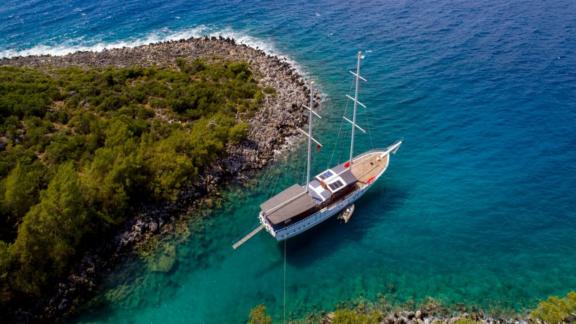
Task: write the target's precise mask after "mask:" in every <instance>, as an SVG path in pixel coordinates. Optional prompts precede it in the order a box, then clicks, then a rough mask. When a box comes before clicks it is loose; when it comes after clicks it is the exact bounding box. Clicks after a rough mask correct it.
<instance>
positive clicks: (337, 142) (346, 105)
mask: <svg viewBox="0 0 576 324" xmlns="http://www.w3.org/2000/svg"><path fill="white" fill-rule="evenodd" d="M353 87H354V82H351V83H350V89H348V92H350V91H352V88H353ZM349 104H350V101H349V100H346V104H345V105H344V116H346V113H347V112H348V105H349ZM342 127H344V121H343V119H341V118H340V126H339V127H338V135H337V136H336V141H335V142H334V148H333V149H332V152H331V154H330V159H329V160H328V164H327V165H326V169H328V168H329V167H330V166H331V165H332V160H333V159H334V155H335V153H336V149H337V148H338V146H339V145H338V144H339V142H340V136H341V134H342ZM339 153H340V152H339ZM340 155H341V154H339V156H340ZM339 156H338V157H339Z"/></svg>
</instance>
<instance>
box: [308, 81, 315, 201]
mask: <svg viewBox="0 0 576 324" xmlns="http://www.w3.org/2000/svg"><path fill="white" fill-rule="evenodd" d="M312 100H313V99H312V87H310V106H309V108H310V109H308V134H309V136H308V163H307V164H306V192H308V190H310V189H309V188H308V183H310V164H311V163H312V107H314V106H313V105H312V104H313V102H312Z"/></svg>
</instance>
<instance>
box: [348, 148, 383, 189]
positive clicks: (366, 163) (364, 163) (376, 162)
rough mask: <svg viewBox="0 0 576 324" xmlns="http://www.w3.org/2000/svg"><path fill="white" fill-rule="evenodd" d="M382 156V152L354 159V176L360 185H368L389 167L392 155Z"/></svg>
mask: <svg viewBox="0 0 576 324" xmlns="http://www.w3.org/2000/svg"><path fill="white" fill-rule="evenodd" d="M381 154H382V152H373V153H369V154H366V155H364V156H361V157H359V158H356V159H354V163H352V174H353V175H354V176H355V177H356V179H358V181H359V182H360V183H362V184H368V183H369V182H371V181H372V180H374V179H375V178H376V177H377V176H378V175H379V174H380V173H381V172H382V170H385V169H386V168H387V167H388V162H389V159H390V155H389V154H386V155H384V156H383V157H380V155H381Z"/></svg>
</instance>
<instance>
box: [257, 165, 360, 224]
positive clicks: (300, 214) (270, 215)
mask: <svg viewBox="0 0 576 324" xmlns="http://www.w3.org/2000/svg"><path fill="white" fill-rule="evenodd" d="M357 181H358V180H357V179H356V177H355V176H354V175H353V174H352V172H351V171H350V168H349V165H348V164H347V163H343V164H339V165H337V166H336V167H334V168H332V169H328V170H325V171H323V172H321V173H320V174H318V175H317V176H316V177H314V180H312V181H310V183H308V189H309V190H308V191H306V188H305V187H304V186H301V185H298V184H295V185H293V186H291V187H289V188H288V189H286V190H284V191H282V192H280V193H279V194H277V195H275V196H274V197H272V198H270V199H268V200H267V201H265V202H264V203H263V204H261V205H260V209H261V211H262V214H263V215H264V216H265V217H266V219H267V220H268V221H269V222H270V223H271V225H272V226H273V227H274V228H275V229H278V228H282V227H284V226H286V225H289V224H292V223H293V222H296V221H299V220H301V219H303V218H305V217H307V216H310V215H312V214H314V213H315V212H317V211H319V210H320V209H322V208H324V207H326V206H328V205H329V204H330V203H331V202H333V201H335V200H338V199H339V198H341V197H343V196H345V195H346V194H348V193H350V192H351V191H353V190H354V189H355V188H356V186H355V185H356V182H357Z"/></svg>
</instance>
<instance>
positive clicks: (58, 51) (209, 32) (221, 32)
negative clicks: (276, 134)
mask: <svg viewBox="0 0 576 324" xmlns="http://www.w3.org/2000/svg"><path fill="white" fill-rule="evenodd" d="M204 36H209V37H212V36H215V37H218V36H222V37H226V38H233V39H234V40H235V41H236V42H237V43H239V44H244V45H247V46H250V47H253V48H258V49H261V50H263V51H264V52H266V53H268V54H270V55H275V56H278V57H280V58H282V59H284V60H286V61H287V62H288V63H290V64H291V65H292V66H293V67H294V68H295V69H296V70H297V71H298V73H301V74H302V75H306V73H305V71H304V70H303V69H302V67H301V66H299V65H298V63H296V61H294V60H292V59H291V58H290V57H288V56H287V55H284V54H282V53H280V52H279V51H278V50H277V48H276V46H275V45H274V42H273V41H272V40H270V39H267V40H264V39H261V38H257V37H254V36H251V35H249V34H248V33H244V32H238V31H235V30H233V29H232V28H224V29H216V28H214V27H209V26H205V25H200V26H197V27H194V28H188V29H183V30H176V31H173V30H170V29H169V28H163V29H161V30H158V31H154V32H151V33H149V34H148V35H146V36H144V37H142V38H134V39H127V40H120V41H112V42H105V41H101V40H98V39H95V40H86V39H85V38H84V37H82V38H76V39H70V40H67V41H65V42H63V43H62V44H59V45H47V44H39V45H36V46H34V47H31V48H28V49H19V50H12V49H8V50H0V58H11V57H16V56H29V55H54V56H61V55H66V54H70V53H74V52H78V51H93V52H99V51H102V50H104V49H113V48H122V47H137V46H141V45H146V44H151V43H157V42H163V41H171V40H180V39H187V38H191V37H204Z"/></svg>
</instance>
